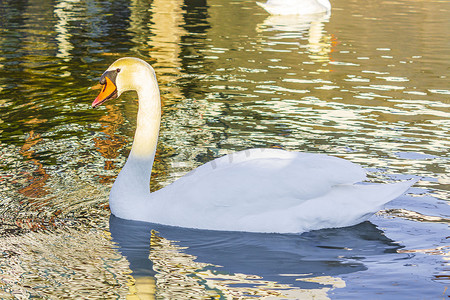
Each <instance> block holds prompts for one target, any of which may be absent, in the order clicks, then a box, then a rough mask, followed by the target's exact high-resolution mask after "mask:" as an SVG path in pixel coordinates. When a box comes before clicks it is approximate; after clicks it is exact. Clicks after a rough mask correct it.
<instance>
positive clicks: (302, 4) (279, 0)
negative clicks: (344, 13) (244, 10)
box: [256, 0, 331, 15]
mask: <svg viewBox="0 0 450 300" xmlns="http://www.w3.org/2000/svg"><path fill="white" fill-rule="evenodd" d="M256 4H258V5H259V6H261V7H262V8H264V9H265V10H266V11H267V12H268V13H270V14H272V15H309V14H318V13H323V12H329V11H330V10H331V4H330V1H328V0H267V2H266V3H261V2H256Z"/></svg>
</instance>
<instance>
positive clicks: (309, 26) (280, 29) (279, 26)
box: [256, 12, 332, 62]
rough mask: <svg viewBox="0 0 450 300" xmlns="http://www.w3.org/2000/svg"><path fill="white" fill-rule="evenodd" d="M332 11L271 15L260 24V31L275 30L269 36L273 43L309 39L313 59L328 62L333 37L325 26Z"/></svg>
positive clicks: (307, 47)
mask: <svg viewBox="0 0 450 300" xmlns="http://www.w3.org/2000/svg"><path fill="white" fill-rule="evenodd" d="M330 16H331V12H324V13H317V14H309V15H287V16H280V15H270V16H268V17H267V18H266V19H265V20H264V22H262V23H261V24H258V25H257V27H256V30H257V31H259V32H263V31H265V32H273V35H272V36H270V37H269V40H270V41H271V42H272V43H275V44H276V43H277V41H280V43H282V42H283V41H286V40H288V41H292V40H295V39H300V40H304V39H307V44H306V45H305V46H302V47H306V49H307V53H308V54H309V57H310V59H311V60H312V61H317V62H328V61H329V60H330V58H329V54H330V52H331V47H332V43H331V37H330V35H329V34H327V33H326V31H325V29H324V26H325V23H328V22H329V20H330Z"/></svg>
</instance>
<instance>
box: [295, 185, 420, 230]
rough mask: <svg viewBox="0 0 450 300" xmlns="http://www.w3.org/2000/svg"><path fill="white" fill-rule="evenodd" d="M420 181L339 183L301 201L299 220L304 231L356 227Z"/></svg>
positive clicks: (297, 209) (297, 217)
mask: <svg viewBox="0 0 450 300" xmlns="http://www.w3.org/2000/svg"><path fill="white" fill-rule="evenodd" d="M416 182H417V180H415V179H413V180H408V181H402V182H397V183H390V184H355V185H338V186H335V187H334V188H333V189H332V190H331V191H330V192H329V193H328V194H327V195H324V196H323V197H319V198H316V199H312V200H310V201H306V202H304V203H302V204H300V205H299V206H298V207H297V208H296V209H295V210H296V211H297V215H296V219H297V222H298V223H299V227H300V229H301V231H309V230H316V229H322V228H333V227H347V226H353V225H356V224H359V223H361V222H364V221H366V220H368V219H369V218H370V217H371V216H372V215H373V214H375V213H376V212H377V211H379V210H381V209H383V207H384V205H385V204H386V203H388V202H390V201H392V200H394V199H395V198H398V197H399V196H401V195H403V194H404V193H405V192H406V191H407V190H408V189H409V187H411V186H412V185H413V184H414V183H416ZM330 199H332V200H333V201H330ZM304 216H306V218H305V217H304Z"/></svg>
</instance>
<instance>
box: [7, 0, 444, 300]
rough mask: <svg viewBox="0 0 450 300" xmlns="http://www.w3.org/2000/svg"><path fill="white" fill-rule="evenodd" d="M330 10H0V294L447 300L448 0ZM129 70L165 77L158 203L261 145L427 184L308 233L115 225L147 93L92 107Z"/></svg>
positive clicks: (37, 5) (345, 4)
mask: <svg viewBox="0 0 450 300" xmlns="http://www.w3.org/2000/svg"><path fill="white" fill-rule="evenodd" d="M332 7H333V9H332V12H331V14H330V15H326V14H324V15H317V16H311V17H276V16H268V15H267V14H266V13H265V12H264V11H263V10H262V9H261V8H259V7H258V6H257V5H256V4H255V2H254V1H224V0H214V1H208V2H206V1H201V0H199V1H181V0H154V1H106V0H105V1H101V2H95V3H93V2H91V1H83V0H80V1H62V0H59V1H58V0H57V1H37V0H29V1H3V2H1V3H0V12H1V14H2V20H1V21H0V24H1V26H0V28H1V30H0V37H1V38H0V45H1V47H0V54H1V55H0V198H1V206H0V222H1V226H0V230H1V235H0V245H1V246H0V254H1V256H0V265H1V273H0V295H1V297H2V298H13V297H18V298H27V297H38V298H61V297H72V298H79V297H90V298H95V297H98V298H125V297H127V296H128V297H131V298H132V297H137V296H139V297H149V298H158V299H182V298H187V297H189V296H192V297H194V298H211V297H222V298H227V297H228V298H231V297H236V298H238V297H242V298H249V297H269V296H271V297H273V298H284V299H285V298H292V299H298V298H302V299H303V298H306V299H307V298H312V297H316V298H319V299H326V298H332V299H361V298H363V297H368V298H379V299H393V298H395V299H424V298H425V299H429V298H433V299H434V298H438V299H439V298H444V297H448V295H449V291H448V289H447V287H448V284H449V278H450V277H449V276H450V275H449V266H448V257H449V256H448V253H449V241H448V239H449V237H448V224H449V220H450V209H449V206H448V199H449V190H450V188H449V186H450V178H449V175H448V174H449V171H450V167H449V166H450V165H449V151H448V149H449V146H450V139H449V136H450V135H449V131H450V122H449V117H450V85H449V75H450V66H449V62H450V44H449V43H448V41H449V34H448V32H447V30H444V28H449V26H450V24H449V23H450V21H449V18H448V14H449V10H450V5H449V3H448V2H447V1H426V2H424V1H404V0H399V1H380V0H378V1H376V0H371V1H368V2H367V3H364V5H361V3H360V2H358V1H341V0H336V1H332ZM122 56H136V57H140V58H142V59H144V60H146V61H148V62H149V63H151V64H152V65H153V66H154V68H155V70H156V73H157V77H158V80H159V83H160V89H161V95H162V103H163V117H162V124H161V133H160V139H159V145H158V151H157V156H156V161H155V166H154V170H153V177H152V183H151V189H152V190H157V189H159V188H161V187H163V186H165V185H167V184H169V183H170V182H173V181H174V180H176V179H177V178H179V177H180V176H182V175H183V174H185V173H187V172H188V171H190V170H192V169H193V168H195V167H196V166H199V165H201V164H202V163H204V162H207V161H209V160H211V159H213V158H216V157H219V156H221V155H224V154H227V153H231V152H233V151H239V150H243V149H248V148H253V147H277V148H283V149H287V150H296V151H308V152H314V153H326V154H330V155H335V156H339V157H342V158H346V159H348V160H351V161H353V162H355V163H359V164H361V165H362V166H364V167H365V168H367V169H368V170H369V171H370V176H369V179H370V181H374V182H388V181H391V180H398V179H408V178H420V179H421V180H420V181H419V182H418V183H417V184H416V185H415V186H414V187H413V188H411V189H410V190H409V191H408V194H407V195H404V196H402V197H400V198H398V199H396V200H394V201H392V202H391V203H389V204H388V206H387V208H386V210H384V211H381V212H380V213H379V214H377V215H376V216H374V217H372V218H371V219H370V220H369V222H365V223H363V224H360V225H357V226H354V227H350V228H343V229H329V230H322V231H317V232H309V233H304V234H301V235H300V234H297V235H277V234H247V233H233V232H213V231H201V230H192V229H182V228H176V227H168V226H161V225H157V224H145V223H139V222H130V221H124V220H120V219H117V218H114V217H110V213H109V209H108V192H109V189H110V187H111V185H112V183H113V181H114V178H115V176H117V174H118V172H119V171H120V168H121V166H122V165H123V164H124V162H125V159H126V157H127V155H128V153H129V150H130V143H131V141H132V138H133V133H134V128H135V124H136V121H135V118H136V111H137V102H136V101H135V99H136V95H135V94H133V93H128V94H125V95H123V96H122V97H121V98H120V99H117V100H115V101H114V102H108V103H107V104H106V105H104V106H103V107H101V108H100V109H96V110H93V109H91V108H90V103H91V102H92V101H93V99H94V98H95V96H96V94H97V93H98V90H95V89H92V88H91V87H93V86H94V85H96V84H97V82H98V79H99V77H100V75H101V74H102V72H103V71H104V70H105V69H106V68H107V67H108V65H109V64H110V63H112V62H113V61H114V60H116V59H117V58H119V57H122ZM231 295H233V296H231Z"/></svg>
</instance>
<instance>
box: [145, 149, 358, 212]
mask: <svg viewBox="0 0 450 300" xmlns="http://www.w3.org/2000/svg"><path fill="white" fill-rule="evenodd" d="M364 179H365V171H364V169H363V168H361V167H360V166H358V165H356V164H353V163H351V162H349V161H347V160H344V159H341V158H337V157H332V156H327V155H323V154H310V153H301V152H289V151H284V150H279V149H251V150H245V151H241V152H237V153H233V154H229V155H226V156H223V157H220V158H217V159H215V160H213V161H211V162H209V163H207V164H205V165H202V166H200V167H199V168H197V169H195V170H193V171H191V172H190V173H188V174H186V175H185V176H183V177H182V178H180V179H178V180H177V181H175V182H174V183H172V184H170V185H169V186H167V187H165V188H164V189H162V190H160V191H157V192H155V193H152V195H153V196H158V194H160V195H161V197H162V195H164V199H161V201H155V202H154V203H163V204H162V205H163V206H167V205H170V210H171V211H173V209H174V207H178V208H179V209H180V213H181V211H182V212H183V213H182V214H187V213H188V212H189V211H192V212H193V213H195V212H199V211H201V212H203V213H204V214H208V213H209V212H213V211H214V212H215V214H217V212H218V211H222V212H223V214H227V215H230V216H233V218H239V217H240V216H242V217H244V216H246V215H248V214H257V213H262V212H265V211H269V210H278V209H288V208H289V207H294V206H297V205H299V204H301V203H302V202H304V201H307V200H309V199H314V198H317V197H320V196H323V195H326V194H328V193H329V192H330V190H331V189H332V187H333V186H335V185H340V184H353V183H355V182H359V181H362V180H364ZM176 217H180V218H183V217H181V216H176Z"/></svg>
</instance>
